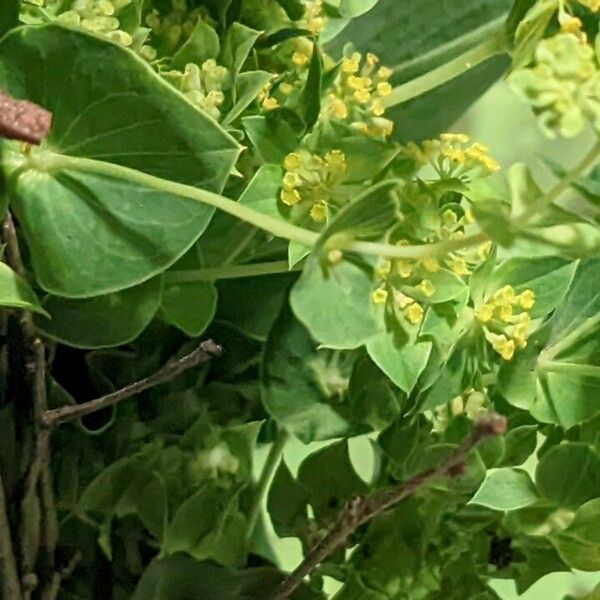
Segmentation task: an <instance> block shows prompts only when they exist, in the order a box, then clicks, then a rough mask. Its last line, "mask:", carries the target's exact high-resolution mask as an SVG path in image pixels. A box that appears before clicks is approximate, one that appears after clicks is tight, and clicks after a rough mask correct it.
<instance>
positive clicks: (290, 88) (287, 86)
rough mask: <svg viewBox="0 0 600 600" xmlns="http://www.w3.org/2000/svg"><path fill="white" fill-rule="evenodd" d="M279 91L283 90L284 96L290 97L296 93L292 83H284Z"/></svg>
mask: <svg viewBox="0 0 600 600" xmlns="http://www.w3.org/2000/svg"><path fill="white" fill-rule="evenodd" d="M279 89H280V90H281V93H282V94H285V95H286V96H289V95H290V94H291V93H292V92H293V91H294V86H293V85H292V84H291V83H285V82H284V83H282V84H281V85H280V86H279Z"/></svg>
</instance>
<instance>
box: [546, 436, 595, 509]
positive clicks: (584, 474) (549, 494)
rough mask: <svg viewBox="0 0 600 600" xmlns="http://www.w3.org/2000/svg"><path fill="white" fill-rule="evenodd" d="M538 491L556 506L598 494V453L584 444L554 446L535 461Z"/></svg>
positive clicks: (581, 500) (573, 504) (566, 504)
mask: <svg viewBox="0 0 600 600" xmlns="http://www.w3.org/2000/svg"><path fill="white" fill-rule="evenodd" d="M535 480H536V483H537V486H538V489H539V490H540V492H541V493H542V494H543V495H544V496H545V497H546V498H548V499H549V500H552V501H553V502H555V503H556V504H558V505H560V506H578V505H580V504H583V503H584V502H587V501H588V500H591V499H592V498H597V497H600V456H599V455H598V453H597V452H596V451H595V450H593V449H592V448H591V447H590V446H588V445H587V444H581V443H571V444H561V445H560V446H554V448H551V449H550V450H548V452H546V453H545V454H544V456H542V458H541V460H540V462H539V463H538V466H537V469H536V473H535Z"/></svg>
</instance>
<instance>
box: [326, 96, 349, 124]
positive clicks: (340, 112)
mask: <svg viewBox="0 0 600 600" xmlns="http://www.w3.org/2000/svg"><path fill="white" fill-rule="evenodd" d="M329 108H330V111H331V112H332V113H333V116H334V117H337V118H338V119H346V118H347V117H348V107H347V106H346V103H345V102H344V101H343V100H342V99H341V98H338V97H337V96H335V95H334V94H329Z"/></svg>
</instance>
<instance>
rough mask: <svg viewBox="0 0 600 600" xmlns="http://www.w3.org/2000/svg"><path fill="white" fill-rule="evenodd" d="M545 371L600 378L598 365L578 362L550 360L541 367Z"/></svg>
mask: <svg viewBox="0 0 600 600" xmlns="http://www.w3.org/2000/svg"><path fill="white" fill-rule="evenodd" d="M543 370H544V372H546V373H566V374H568V375H579V376H581V377H594V378H596V379H600V366H597V365H580V364H578V363H565V362H554V361H550V362H548V363H546V364H545V365H544V368H543Z"/></svg>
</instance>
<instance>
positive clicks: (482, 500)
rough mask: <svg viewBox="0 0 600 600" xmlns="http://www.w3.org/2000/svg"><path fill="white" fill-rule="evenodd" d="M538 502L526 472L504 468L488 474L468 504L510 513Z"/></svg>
mask: <svg viewBox="0 0 600 600" xmlns="http://www.w3.org/2000/svg"><path fill="white" fill-rule="evenodd" d="M538 500H539V496H538V495H537V492H536V490H535V486H534V485H533V481H531V477H529V475H528V473H527V472H526V471H523V470H521V469H509V468H504V469H494V470H492V471H491V472H489V473H488V475H487V477H486V478H485V481H484V482H483V483H482V484H481V487H480V488H479V489H478V490H477V492H475V495H474V496H473V498H471V500H469V504H478V505H480V506H487V507H488V508H491V509H492V510H501V511H510V510H518V509H519V508H524V507H526V506H531V505H532V504H535V503H536V502H537V501H538Z"/></svg>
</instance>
